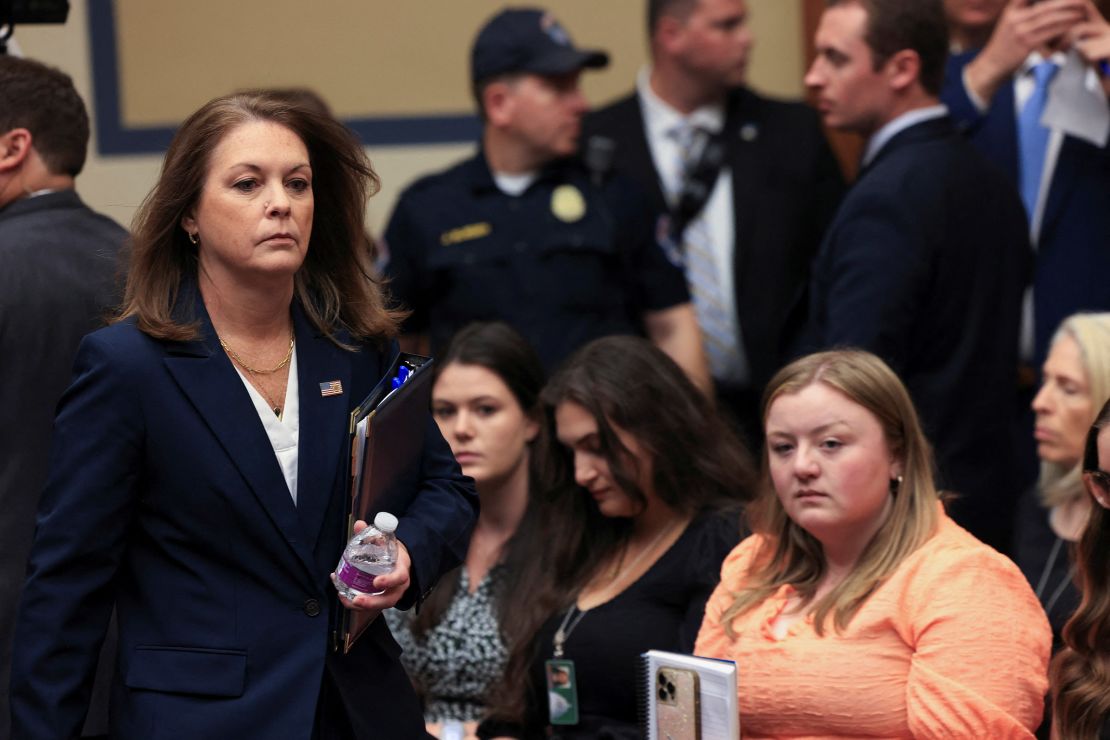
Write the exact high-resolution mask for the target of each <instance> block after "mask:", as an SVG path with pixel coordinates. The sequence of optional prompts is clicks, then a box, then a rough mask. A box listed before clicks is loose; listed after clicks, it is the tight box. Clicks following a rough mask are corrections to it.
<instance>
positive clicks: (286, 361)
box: [220, 329, 294, 375]
mask: <svg viewBox="0 0 1110 740" xmlns="http://www.w3.org/2000/svg"><path fill="white" fill-rule="evenodd" d="M293 338H294V336H293V330H292V329H290V330H289V351H288V352H286V353H285V359H283V360H282V361H281V362H279V363H278V364H277V365H275V366H274V367H272V368H270V369H269V370H259V369H257V368H253V367H251V366H250V365H248V364H247V363H245V362H243V358H242V357H240V356H239V355H238V354H237V353H236V352H235V350H233V349H232V348H231V347H228V346H227V342H225V341H224V340H223V339H222V338H221V339H220V346H221V347H223V348H224V352H227V353H228V354H229V355H231V359H233V360H235V361H236V362H237V363H239V366H240V367H242V368H243V369H244V370H246V371H247V372H248V373H250V374H251V375H273V374H274V373H276V372H277V371H278V370H281V369H282V368H283V367H285V366H286V365H288V364H289V360H291V359H293Z"/></svg>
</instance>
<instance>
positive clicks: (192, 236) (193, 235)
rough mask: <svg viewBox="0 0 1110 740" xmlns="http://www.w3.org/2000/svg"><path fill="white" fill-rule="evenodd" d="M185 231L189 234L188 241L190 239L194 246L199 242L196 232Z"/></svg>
mask: <svg viewBox="0 0 1110 740" xmlns="http://www.w3.org/2000/svg"><path fill="white" fill-rule="evenodd" d="M185 233H186V234H188V235H189V241H191V242H192V243H193V246H196V245H197V244H200V237H199V236H197V235H196V234H189V232H187V231H186V232H185Z"/></svg>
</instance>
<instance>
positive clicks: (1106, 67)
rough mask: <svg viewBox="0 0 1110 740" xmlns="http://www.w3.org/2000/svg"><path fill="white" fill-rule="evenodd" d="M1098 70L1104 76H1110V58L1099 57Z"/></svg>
mask: <svg viewBox="0 0 1110 740" xmlns="http://www.w3.org/2000/svg"><path fill="white" fill-rule="evenodd" d="M1098 71H1099V72H1101V73H1102V76H1103V77H1110V59H1099V60H1098Z"/></svg>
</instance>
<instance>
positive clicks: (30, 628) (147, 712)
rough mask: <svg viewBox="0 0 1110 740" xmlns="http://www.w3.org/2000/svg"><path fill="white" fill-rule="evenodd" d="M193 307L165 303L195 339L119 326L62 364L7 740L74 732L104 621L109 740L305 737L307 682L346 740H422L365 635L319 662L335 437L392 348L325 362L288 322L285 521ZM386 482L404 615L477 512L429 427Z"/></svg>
mask: <svg viewBox="0 0 1110 740" xmlns="http://www.w3.org/2000/svg"><path fill="white" fill-rule="evenodd" d="M194 294H195V291H192V290H186V291H185V297H184V298H183V301H182V304H181V305H185V306H195V308H194V311H195V314H194V315H195V316H196V317H198V319H199V321H200V327H201V333H202V338H201V339H199V340H197V341H191V342H182V343H177V342H163V341H158V340H155V339H152V338H150V337H149V336H147V335H145V334H143V333H142V332H140V331H139V330H138V329H137V328H136V326H135V324H134V323H133V322H130V321H129V322H124V323H119V324H115V325H113V326H111V327H108V328H106V329H102V330H100V331H98V332H95V333H94V334H91V335H89V336H88V337H86V338H85V340H84V341H83V342H82V344H81V348H80V350H79V351H78V356H77V363H76V372H75V377H74V380H73V383H72V385H71V386H70V387H69V389H68V390H67V391H66V394H65V395H64V396H63V398H62V401H61V404H60V406H59V412H58V418H57V423H56V431H55V440H54V451H53V457H52V462H51V470H50V478H49V482H48V484H47V487H46V490H45V491H44V493H43V498H42V503H41V507H40V510H39V519H38V529H37V532H36V535H35V541H34V545H33V548H32V552H31V563H30V568H29V575H28V580H27V585H26V587H25V589H24V593H23V599H22V602H21V604H20V613H19V621H18V624H17V628H16V643H15V644H16V649H15V653H14V656H13V663H12V665H13V668H12V721H13V729H14V734H15V736H16V737H19V738H26V739H27V740H32V739H34V738H59V739H60V738H69V737H71V736H72V735H73V734H74V732H75V731H76V728H77V725H78V723H79V722H80V718H81V715H82V713H83V711H84V703H85V702H86V701H87V692H88V683H89V677H90V672H91V669H92V661H93V658H94V657H95V652H96V648H97V645H98V643H99V640H100V639H101V637H102V635H103V634H104V628H105V624H106V622H107V619H108V614H109V612H110V610H111V607H112V603H113V601H114V602H115V604H116V610H117V614H118V616H119V627H120V635H119V645H120V646H119V654H118V662H119V666H118V671H117V679H116V681H115V684H114V686H113V691H112V707H111V720H112V737H113V738H134V739H135V740H139V739H140V738H143V739H144V740H156V739H158V738H255V737H274V738H277V737H283V738H284V737H288V738H309V737H310V736H311V735H312V732H313V722H314V717H315V713H316V708H317V699H318V697H319V695H320V691H321V685H322V683H323V682H324V675H325V671H327V672H328V674H329V676H330V679H329V682H328V683H329V686H330V685H334V686H335V687H336V688H337V689H338V691H339V694H340V696H339V697H338V698H337V699H336V700H335V703H336V704H341V705H343V706H345V707H346V712H347V714H348V716H349V718H350V722H351V723H352V724H353V725H354V726H355V728H356V736H357V737H359V738H364V737H397V738H408V737H414V736H423V735H422V729H423V720H422V717H421V714H420V710H419V705H418V703H417V701H416V698H415V695H414V694H413V691H412V688H411V685H410V684H409V681H408V680H407V678H406V676H405V674H404V672H403V670H402V669H401V667H400V663H399V661H398V660H397V658H398V653H399V649H398V647H397V644H396V643H395V642H394V641H393V638H392V636H391V635H390V634H389V630H388V628H387V627H386V626H385V623H384V621H383V620H376V621H375V622H374V624H373V626H372V627H371V628H370V630H369V631H368V632H367V633H366V634H365V635H364V636H363V637H362V639H361V640H360V641H359V642H358V643H357V644H356V647H355V649H354V651H353V652H352V653H351V654H350V655H347V656H343V657H340V656H338V655H335V654H332V653H331V652H330V649H329V646H330V644H331V637H332V636H331V623H332V619H333V617H334V612H335V610H336V609H338V608H340V607H339V605H338V601H337V599H336V595H335V590H334V588H333V587H332V585H331V583H330V581H329V578H328V574H329V573H330V572H331V571H332V570H333V569H334V567H335V564H336V561H337V560H338V558H339V555H340V553H341V551H342V548H343V545H344V538H345V517H344V510H345V509H344V503H345V500H346V495H345V488H346V487H345V486H344V481H343V480H342V479H343V464H342V455H343V450H344V447H345V446H346V440H347V436H346V434H347V426H348V418H349V414H350V411H351V410H352V408H353V407H354V406H355V405H356V404H357V403H358V402H359V401H361V400H362V399H363V398H364V396H365V395H366V394H367V393H368V392H369V391H370V389H371V388H372V386H373V385H374V383H376V382H377V380H378V379H379V377H380V376H381V375H382V374H383V373H384V372H385V371H386V369H387V367H388V365H387V362H388V360H389V357H388V356H387V355H388V354H390V353H392V352H393V351H395V345H394V346H393V347H390V348H389V350H388V352H385V351H379V349H378V348H376V347H375V346H372V345H369V344H364V345H362V346H361V349H360V351H358V352H350V351H347V350H344V349H341V348H340V347H338V346H337V345H336V344H334V343H333V342H331V341H330V340H329V339H327V338H326V337H324V336H323V335H321V334H320V333H319V332H317V331H316V330H315V329H314V328H313V327H312V326H311V325H310V324H309V322H308V321H307V319H306V318H305V316H304V314H303V312H302V311H301V310H300V308H299V304H297V305H295V306H294V310H293V315H294V324H295V331H296V339H297V345H296V351H297V364H298V377H297V378H295V379H291V380H292V381H293V382H297V383H298V389H299V393H300V443H299V463H298V465H299V470H298V503H297V504H296V505H294V503H293V500H292V498H291V496H290V494H289V490H288V488H287V486H286V483H285V480H284V478H283V477H282V473H281V469H280V468H279V466H278V464H277V460H276V458H275V456H274V453H273V449H272V447H271V445H270V442H269V439H268V437H267V436H266V433H265V431H264V429H263V427H262V424H261V421H260V420H259V418H258V414H257V412H256V411H255V408H254V406H253V404H252V403H251V400H250V397H249V395H248V393H247V391H246V389H245V388H244V386H243V383H242V381H241V379H240V378H239V376H238V375H237V374H236V372H235V370H234V368H233V367H232V365H231V362H230V361H229V360H228V358H227V356H226V354H225V353H224V352H223V351H222V350H221V349H220V345H219V341H218V338H217V337H216V335H215V332H214V330H213V329H212V325H211V323H210V321H209V320H208V317H207V313H206V312H205V310H204V305H203V302H201V301H200V300H199V298H197V299H195V300H194V299H193V297H192V296H193V295H194ZM338 336H339V338H340V339H343V340H346V341H350V339H349V337H346V336H345V335H344V334H342V333H340V334H339V335H338ZM382 349H385V348H382ZM333 380H338V381H340V382H341V383H342V386H343V389H344V392H343V394H342V395H338V396H332V397H327V398H325V397H323V396H322V395H321V393H320V383H322V382H327V381H333ZM402 481H403V483H404V486H406V487H408V489H409V490H412V491H413V492H414V494H413V497H412V499H411V502H410V503H409V505H408V508H407V510H405V511H396V512H395V513H397V514H399V515H400V518H401V524H400V527H399V528H398V530H397V534H398V537H399V538H400V539H401V541H402V542H404V544H405V545H406V546H407V548H408V551H409V553H410V554H411V556H412V582H413V583H412V586H411V588H410V589H409V590H408V591H407V592H406V594H405V596H404V597H403V599H402V602H401V606H402V607H406V606H409V605H412V604H413V603H414V602H415V601H416V600H417V599H418V598H420V597H421V595H422V594H425V593H426V592H427V591H428V590H429V589H430V588H431V587H432V585H434V583H435V582H436V580H437V579H438V577H439V576H440V574H441V573H443V572H444V571H446V570H447V569H449V568H451V567H454V566H455V565H456V564H457V563H458V562H459V561H460V560H461V558H462V557H463V555H464V554H465V552H466V547H467V543H468V541H469V535H470V530H471V527H472V526H473V522H474V518H475V512H476V510H477V497H476V495H475V494H474V490H473V485H472V482H471V481H470V479H468V478H465V477H464V476H463V475H462V474H461V472H460V471H459V468H458V466H457V464H456V463H455V461H454V458H453V457H452V455H451V451H450V449H449V448H448V447H447V445H446V443H445V442H444V441H443V438H442V437H441V436H440V434H439V431H438V429H437V428H436V426H435V424H434V422H433V421H432V420H431V417H430V415H429V417H428V420H427V425H426V435H425V449H424V454H423V458H422V460H420V461H419V463H418V464H417V465H414V466H413V467H412V468H411V469H409V470H408V471H406V472H404V474H403V475H402Z"/></svg>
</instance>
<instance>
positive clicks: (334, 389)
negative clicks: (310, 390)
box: [320, 380, 343, 396]
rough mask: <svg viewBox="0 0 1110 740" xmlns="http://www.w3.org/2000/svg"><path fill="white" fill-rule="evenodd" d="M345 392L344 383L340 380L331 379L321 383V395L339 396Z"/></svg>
mask: <svg viewBox="0 0 1110 740" xmlns="http://www.w3.org/2000/svg"><path fill="white" fill-rule="evenodd" d="M342 394H343V384H342V383H341V382H339V381H338V380H329V381H328V382H327V383H321V384H320V395H321V396H339V395H342Z"/></svg>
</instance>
